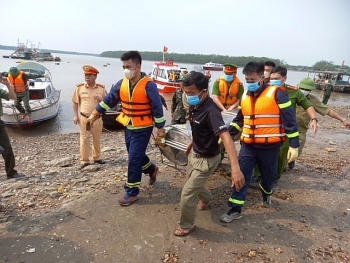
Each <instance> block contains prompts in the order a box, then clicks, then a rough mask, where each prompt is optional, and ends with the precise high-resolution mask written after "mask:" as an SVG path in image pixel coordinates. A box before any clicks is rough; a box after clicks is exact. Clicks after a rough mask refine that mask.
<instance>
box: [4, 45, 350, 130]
mask: <svg viewBox="0 0 350 263" xmlns="http://www.w3.org/2000/svg"><path fill="white" fill-rule="evenodd" d="M9 54H11V51H9V50H0V72H3V71H8V69H9V68H10V67H12V66H16V65H17V63H16V62H18V61H19V60H16V59H8V58H3V57H2V56H3V55H9ZM53 56H59V57H60V58H61V59H62V61H61V62H60V64H59V65H56V64H55V62H42V64H43V65H44V66H45V67H46V68H48V69H49V70H50V72H51V75H52V81H53V84H54V86H55V88H56V89H60V90H61V99H60V110H59V114H58V116H57V117H56V118H55V119H52V120H49V121H46V122H44V123H42V124H39V125H35V126H32V127H30V128H26V129H24V128H11V127H8V128H7V131H8V133H9V135H11V136H42V135H46V134H52V133H72V132H79V129H78V127H77V126H76V125H74V123H73V110H72V101H71V98H72V95H73V92H74V89H75V85H76V84H77V83H80V82H83V81H84V74H83V70H82V66H83V65H85V64H89V65H92V66H93V67H95V68H97V69H98V70H99V71H100V74H99V75H98V77H97V82H98V83H101V84H103V85H105V86H106V88H107V91H109V90H110V87H111V86H112V85H113V84H114V83H116V82H117V81H118V80H119V79H121V78H122V77H123V69H122V63H121V61H120V59H119V58H118V59H116V58H104V57H94V56H83V55H68V54H53ZM160 59H161V57H160ZM107 63H109V64H110V65H108V66H107V67H105V66H104V65H106V64H107ZM153 64H154V62H153V61H143V62H142V70H143V71H144V72H146V73H149V72H151V71H152V68H153ZM178 64H179V65H180V66H181V67H187V69H188V70H189V71H190V70H192V68H193V66H195V64H186V63H178ZM211 74H212V81H211V83H210V84H212V83H213V80H215V79H217V78H219V77H220V76H221V75H222V72H217V71H212V72H211ZM238 76H239V77H240V79H241V81H243V82H244V77H243V75H242V68H240V69H239V70H238ZM305 77H307V72H297V71H290V72H288V80H287V83H288V84H291V85H296V84H298V83H299V81H300V80H301V79H303V78H305ZM0 85H1V84H0ZM315 92H319V91H315ZM163 96H164V97H165V99H166V101H167V104H168V108H169V110H168V111H167V112H166V113H165V116H166V119H167V120H168V121H167V122H168V123H170V119H171V118H170V107H171V99H172V94H163ZM348 96H349V95H348V94H338V93H337V95H335V96H334V95H333V96H332V97H331V99H330V101H329V104H330V105H349V97H348Z"/></svg>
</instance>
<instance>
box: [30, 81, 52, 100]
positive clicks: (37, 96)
mask: <svg viewBox="0 0 350 263" xmlns="http://www.w3.org/2000/svg"><path fill="white" fill-rule="evenodd" d="M28 83H29V98H30V99H31V100H42V99H45V98H47V97H49V96H50V94H51V93H52V91H53V90H52V87H51V85H50V84H49V83H48V82H43V80H42V79H34V80H29V81H28Z"/></svg>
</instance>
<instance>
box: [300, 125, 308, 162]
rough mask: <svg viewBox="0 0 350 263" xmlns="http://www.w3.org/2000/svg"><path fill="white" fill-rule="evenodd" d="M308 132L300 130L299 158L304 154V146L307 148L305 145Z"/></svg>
mask: <svg viewBox="0 0 350 263" xmlns="http://www.w3.org/2000/svg"><path fill="white" fill-rule="evenodd" d="M306 132H307V131H305V132H304V131H300V130H299V143H300V146H299V149H298V154H299V156H300V155H301V153H302V152H303V149H304V146H305V143H306Z"/></svg>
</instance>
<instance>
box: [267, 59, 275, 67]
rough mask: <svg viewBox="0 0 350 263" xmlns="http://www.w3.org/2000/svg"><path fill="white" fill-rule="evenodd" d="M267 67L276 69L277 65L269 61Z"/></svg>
mask: <svg viewBox="0 0 350 263" xmlns="http://www.w3.org/2000/svg"><path fill="white" fill-rule="evenodd" d="M265 66H268V67H273V68H275V67H276V64H275V62H273V61H270V60H269V61H265Z"/></svg>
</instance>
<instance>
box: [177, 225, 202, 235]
mask: <svg viewBox="0 0 350 263" xmlns="http://www.w3.org/2000/svg"><path fill="white" fill-rule="evenodd" d="M195 229H196V225H193V226H191V227H190V228H185V229H183V228H181V227H178V228H176V229H175V231H174V233H173V234H174V236H177V237H184V236H187V235H188V234H189V233H191V232H193V230H195Z"/></svg>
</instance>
